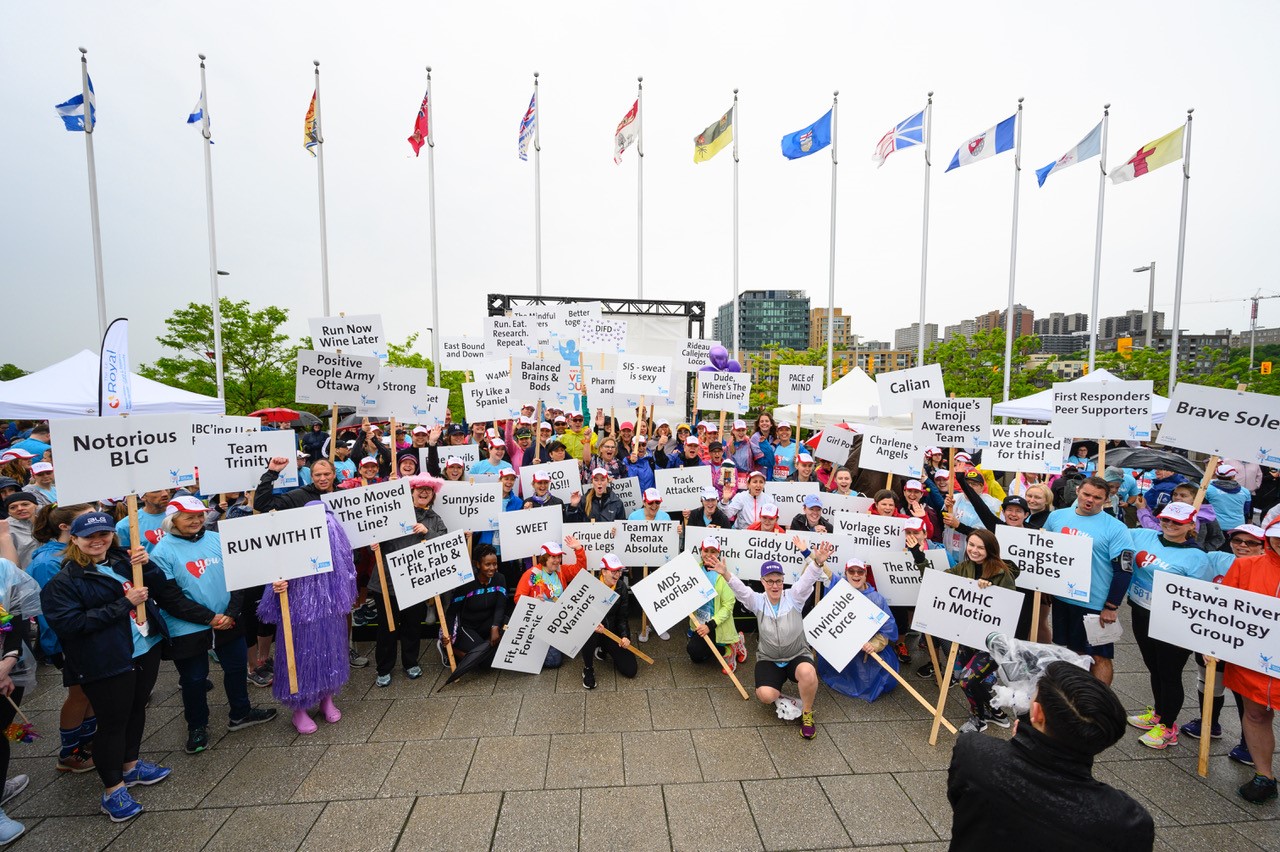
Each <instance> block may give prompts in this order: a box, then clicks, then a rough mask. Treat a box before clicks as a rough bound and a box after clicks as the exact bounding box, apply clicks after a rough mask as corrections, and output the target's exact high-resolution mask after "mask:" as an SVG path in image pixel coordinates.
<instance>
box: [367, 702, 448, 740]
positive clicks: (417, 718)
mask: <svg viewBox="0 0 1280 852" xmlns="http://www.w3.org/2000/svg"><path fill="white" fill-rule="evenodd" d="M379 703H381V702H379ZM456 705H457V700H456V699H453V698H430V699H422V698H401V699H399V700H397V701H393V702H391V703H390V706H389V707H388V708H387V710H386V712H385V713H383V715H382V719H381V720H380V721H379V722H378V724H377V726H376V727H375V728H374V729H373V732H372V733H371V734H370V735H369V741H370V742H388V741H402V740H434V739H439V737H440V736H441V735H442V734H443V733H444V729H445V726H446V725H448V724H449V717H450V716H452V715H453V710H454V707H455V706H456Z"/></svg>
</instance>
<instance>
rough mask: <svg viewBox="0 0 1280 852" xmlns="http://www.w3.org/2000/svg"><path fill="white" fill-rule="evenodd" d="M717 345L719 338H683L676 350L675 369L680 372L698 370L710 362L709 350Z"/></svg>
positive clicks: (694, 371)
mask: <svg viewBox="0 0 1280 852" xmlns="http://www.w3.org/2000/svg"><path fill="white" fill-rule="evenodd" d="M719 345H720V341H719V340H703V339H701V338H698V337H690V338H688V339H687V340H684V341H683V342H681V344H680V348H679V349H678V350H677V351H676V357H675V366H676V370H677V371H679V372H682V373H696V372H698V371H699V370H701V369H702V368H703V367H706V366H708V365H710V364H711V350H712V349H714V348H715V347H717V346H719Z"/></svg>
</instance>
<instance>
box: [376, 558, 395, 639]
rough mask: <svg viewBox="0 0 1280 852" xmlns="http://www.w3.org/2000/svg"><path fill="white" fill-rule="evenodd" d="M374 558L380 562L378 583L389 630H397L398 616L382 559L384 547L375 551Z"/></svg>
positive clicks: (393, 631)
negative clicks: (392, 604)
mask: <svg viewBox="0 0 1280 852" xmlns="http://www.w3.org/2000/svg"><path fill="white" fill-rule="evenodd" d="M373 558H374V560H375V561H376V562H377V563H378V585H380V586H382V612H383V614H384V615H386V617H387V630H389V631H390V632H392V633H395V632H396V618H395V616H394V615H393V614H392V606H391V590H390V588H389V587H388V585H387V567H386V564H385V563H384V562H383V561H382V548H381V547H379V548H377V549H376V550H374V551H373Z"/></svg>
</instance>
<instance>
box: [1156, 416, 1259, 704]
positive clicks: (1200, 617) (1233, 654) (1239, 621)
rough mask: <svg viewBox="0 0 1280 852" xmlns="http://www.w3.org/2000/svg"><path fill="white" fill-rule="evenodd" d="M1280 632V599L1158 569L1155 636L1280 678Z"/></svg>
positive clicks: (1172, 643) (1189, 649) (1208, 655)
mask: <svg viewBox="0 0 1280 852" xmlns="http://www.w3.org/2000/svg"><path fill="white" fill-rule="evenodd" d="M1170 410H1172V408H1171V409H1170ZM1277 636H1280V599H1277V598H1274V597H1271V596H1270V595H1260V594H1258V593H1256V592H1246V591H1244V590H1242V589H1233V588H1231V587H1230V586H1222V585H1218V584H1216V583H1207V582H1205V581H1204V580H1196V579H1193V578H1191V577H1179V576H1178V575H1176V574H1170V573H1168V572H1166V571H1157V572H1156V578H1155V583H1154V586H1153V588H1152V592H1151V638H1152V639H1160V640H1162V641H1165V642H1168V643H1169V644H1171V645H1176V646H1178V647H1179V648H1186V649H1187V650H1188V651H1198V652H1199V653H1201V654H1204V655H1205V656H1207V657H1215V658H1217V659H1219V660H1225V661H1227V662H1228V663H1231V664H1232V665H1234V666H1242V667H1243V668H1246V669H1251V670H1253V671H1255V672H1261V673H1262V674H1264V675H1268V676H1270V677H1280V641H1277V638H1276V637H1277ZM1273 694H1274V693H1273Z"/></svg>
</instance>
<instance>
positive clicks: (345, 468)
mask: <svg viewBox="0 0 1280 852" xmlns="http://www.w3.org/2000/svg"><path fill="white" fill-rule="evenodd" d="M333 470H334V473H335V474H336V475H337V481H338V484H339V485H341V484H342V483H344V482H346V481H347V480H348V479H355V476H356V463H355V462H353V461H352V460H351V459H342V460H341V461H339V460H338V459H334V460H333Z"/></svg>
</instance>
